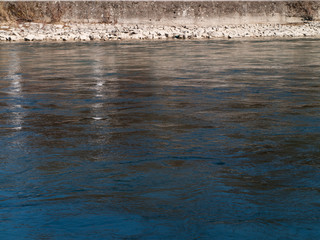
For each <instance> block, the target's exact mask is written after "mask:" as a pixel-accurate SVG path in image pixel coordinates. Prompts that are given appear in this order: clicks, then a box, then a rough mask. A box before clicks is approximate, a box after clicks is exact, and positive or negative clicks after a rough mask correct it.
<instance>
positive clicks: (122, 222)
mask: <svg viewBox="0 0 320 240" xmlns="http://www.w3.org/2000/svg"><path fill="white" fill-rule="evenodd" d="M319 77H320V45H319V40H318V39H291V40H276V39H274V40H263V39H262V40H208V41H140V42H134V41H132V42H126V41H123V42H90V43H81V42H80V43H79V42H78V43H77V42H74V43H54V42H51V43H50V42H42V43H0V238H1V239H4V240H7V239H9V240H11V239H13V240H17V239H217V240H229V239H246V240H251V239H252V240H255V239H270V240H271V239H272V240H274V239H319V238H320V228H319V226H320V174H319V168H320V114H319V113H320V78H319Z"/></svg>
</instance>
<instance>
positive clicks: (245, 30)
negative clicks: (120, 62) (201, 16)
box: [0, 22, 320, 41]
mask: <svg viewBox="0 0 320 240" xmlns="http://www.w3.org/2000/svg"><path fill="white" fill-rule="evenodd" d="M318 36H320V22H309V23H304V24H299V25H280V24H245V25H224V26H212V27H197V26H162V27H161V26H147V25H110V24H70V25H59V24H42V23H23V24H19V25H16V26H9V25H1V26H0V41H92V40H95V41H101V40H104V41H106V40H130V39H136V40H139V39H207V38H259V37H318Z"/></svg>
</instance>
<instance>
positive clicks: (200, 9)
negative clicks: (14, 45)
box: [0, 1, 320, 26]
mask: <svg viewBox="0 0 320 240" xmlns="http://www.w3.org/2000/svg"><path fill="white" fill-rule="evenodd" d="M319 19H320V2H319V1H237V2H234V1H138V2H134V1H110V2H109V1H97V2H95V1H61V2H60V1H57V2H50V1H43V2H38V1H35V2H30V1H28V2H23V1H19V2H11V1H2V2H0V21H2V22H5V21H11V22H16V21H17V22H23V21H30V22H32V21H33V22H45V23H51V22H97V23H98V22H102V23H110V24H128V23H130V24H152V25H169V26H172V25H198V26H210V25H218V24H240V23H298V22H302V21H304V20H319Z"/></svg>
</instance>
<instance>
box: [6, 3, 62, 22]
mask: <svg viewBox="0 0 320 240" xmlns="http://www.w3.org/2000/svg"><path fill="white" fill-rule="evenodd" d="M65 11H66V10H65V9H64V8H63V6H61V4H60V3H54V2H48V3H46V4H43V3H39V2H5V3H0V22H11V23H18V22H46V23H57V22H60V21H61V17H62V15H63V13H64V12H65Z"/></svg>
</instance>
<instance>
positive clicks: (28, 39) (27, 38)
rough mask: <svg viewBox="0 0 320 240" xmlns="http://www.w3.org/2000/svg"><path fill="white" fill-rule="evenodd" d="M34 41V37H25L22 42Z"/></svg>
mask: <svg viewBox="0 0 320 240" xmlns="http://www.w3.org/2000/svg"><path fill="white" fill-rule="evenodd" d="M33 39H34V36H33V35H27V36H26V37H25V38H24V41H27V42H28V41H33Z"/></svg>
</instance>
